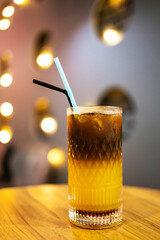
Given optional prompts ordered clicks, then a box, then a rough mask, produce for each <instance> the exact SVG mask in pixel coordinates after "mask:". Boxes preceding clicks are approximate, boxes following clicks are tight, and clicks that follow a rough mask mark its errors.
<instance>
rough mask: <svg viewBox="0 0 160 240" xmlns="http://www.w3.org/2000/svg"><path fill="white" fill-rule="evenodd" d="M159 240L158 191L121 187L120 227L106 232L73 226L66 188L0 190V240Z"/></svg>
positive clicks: (159, 198)
mask: <svg viewBox="0 0 160 240" xmlns="http://www.w3.org/2000/svg"><path fill="white" fill-rule="evenodd" d="M3 239H5V240H8V239H12V240H19V239H20V240H26V239H28V240H32V239H36V240H39V239H47V240H57V239H58V240H59V239H60V240H61V239H65V240H67V239H68V240H72V239H75V240H84V239H86V240H90V239H91V240H94V239H96V240H97V239H98V240H103V239H112V240H121V239H123V240H125V239H129V240H132V239H143V240H152V239H154V240H155V239H157V240H159V239H160V191H158V190H151V189H144V188H136V187H124V214H123V224H122V225H120V226H118V227H115V228H111V229H105V230H88V229H82V228H78V227H76V226H72V225H70V223H69V220H68V201H67V186H66V185H41V186H31V187H23V188H8V189H7V188H6V189H1V190H0V240H3Z"/></svg>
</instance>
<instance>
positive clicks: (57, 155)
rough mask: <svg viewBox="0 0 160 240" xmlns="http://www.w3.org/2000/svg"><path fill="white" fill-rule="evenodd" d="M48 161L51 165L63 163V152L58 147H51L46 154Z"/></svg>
mask: <svg viewBox="0 0 160 240" xmlns="http://www.w3.org/2000/svg"><path fill="white" fill-rule="evenodd" d="M47 159H48V162H49V163H50V164H51V165H53V166H59V165H62V164H63V163H64V160H65V153H64V151H63V150H62V149H60V148H53V149H51V150H50V151H49V152H48V154H47Z"/></svg>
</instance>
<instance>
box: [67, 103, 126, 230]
mask: <svg viewBox="0 0 160 240" xmlns="http://www.w3.org/2000/svg"><path fill="white" fill-rule="evenodd" d="M67 126H68V186H69V219H70V221H71V223H73V224H75V225H78V226H80V227H84V228H93V229H98V228H107V227H112V226H115V225H117V224H119V223H121V221H122V109H121V108H120V107H110V106H100V107H99V106H95V107H78V108H77V110H76V111H74V110H73V109H72V108H68V109H67Z"/></svg>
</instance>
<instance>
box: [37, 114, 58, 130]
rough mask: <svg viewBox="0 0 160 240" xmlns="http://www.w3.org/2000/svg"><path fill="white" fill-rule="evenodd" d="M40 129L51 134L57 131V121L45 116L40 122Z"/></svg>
mask: <svg viewBox="0 0 160 240" xmlns="http://www.w3.org/2000/svg"><path fill="white" fill-rule="evenodd" d="M40 126H41V129H42V130H43V131H44V132H45V133H48V134H53V133H55V132H56V131H57V127H58V125H57V121H56V120H55V119H54V118H52V117H45V118H43V119H42V121H41V123H40Z"/></svg>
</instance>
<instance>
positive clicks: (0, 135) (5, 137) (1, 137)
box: [0, 126, 13, 144]
mask: <svg viewBox="0 0 160 240" xmlns="http://www.w3.org/2000/svg"><path fill="white" fill-rule="evenodd" d="M12 134H13V133H12V128H11V127H9V126H6V127H4V128H3V129H2V130H1V131H0V142H1V143H4V144H5V143H8V142H9V141H10V140H11V138H12Z"/></svg>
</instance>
